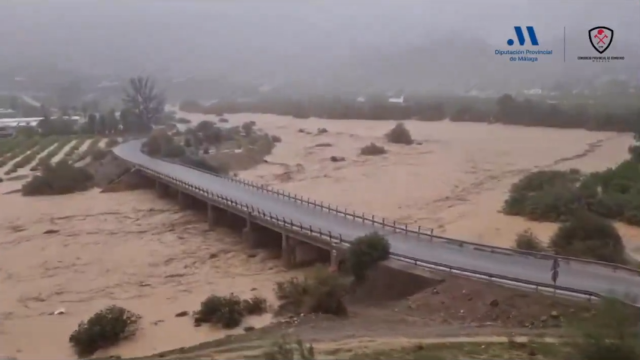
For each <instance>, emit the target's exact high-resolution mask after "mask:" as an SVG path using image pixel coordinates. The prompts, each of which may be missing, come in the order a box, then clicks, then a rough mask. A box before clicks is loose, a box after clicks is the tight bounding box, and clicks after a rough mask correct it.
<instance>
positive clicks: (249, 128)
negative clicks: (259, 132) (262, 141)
mask: <svg viewBox="0 0 640 360" xmlns="http://www.w3.org/2000/svg"><path fill="white" fill-rule="evenodd" d="M255 124H256V123H255V122H252V121H248V122H245V123H243V124H242V126H240V127H241V128H242V132H243V133H244V136H247V137H248V136H251V135H252V134H253V127H254V126H255Z"/></svg>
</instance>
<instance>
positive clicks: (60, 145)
mask: <svg viewBox="0 0 640 360" xmlns="http://www.w3.org/2000/svg"><path fill="white" fill-rule="evenodd" d="M75 142H77V139H76V137H73V136H68V137H65V138H63V139H61V140H60V141H58V142H57V143H56V144H55V145H54V146H53V148H52V149H51V150H49V151H47V153H46V154H44V155H43V156H41V157H40V158H39V159H38V162H37V163H36V164H35V165H34V166H32V167H31V169H30V170H31V171H36V170H39V169H40V168H41V167H42V166H44V165H45V164H50V163H55V161H53V159H54V158H55V157H56V156H57V155H58V154H60V153H61V152H62V150H63V149H64V148H66V147H67V146H69V144H71V143H75Z"/></svg>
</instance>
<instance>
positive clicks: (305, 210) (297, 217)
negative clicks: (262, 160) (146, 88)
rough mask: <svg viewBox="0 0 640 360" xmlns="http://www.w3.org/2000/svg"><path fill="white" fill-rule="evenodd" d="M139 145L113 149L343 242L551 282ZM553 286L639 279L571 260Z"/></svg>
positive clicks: (592, 286)
mask: <svg viewBox="0 0 640 360" xmlns="http://www.w3.org/2000/svg"><path fill="white" fill-rule="evenodd" d="M140 145H141V141H140V140H137V141H132V142H128V143H125V144H122V145H120V146H118V147H117V148H115V149H114V151H115V152H116V154H117V155H118V156H120V157H122V158H123V159H125V160H127V161H130V162H132V163H136V164H140V165H144V166H146V167H148V168H150V169H153V170H154V171H158V172H160V173H163V174H165V175H169V176H173V177H176V178H179V179H181V180H183V181H186V182H189V183H191V184H193V185H196V186H200V187H202V188H205V189H207V190H210V191H212V192H215V193H218V194H221V195H224V196H227V197H229V198H232V199H234V200H236V201H239V202H243V203H247V204H252V205H253V206H255V207H257V208H260V209H262V210H263V211H266V212H271V213H273V214H277V215H278V216H281V217H285V218H287V219H290V220H292V221H294V222H299V223H302V224H304V225H305V226H312V227H314V228H320V229H322V230H323V231H325V232H328V231H331V232H332V233H334V234H341V235H342V237H343V238H344V239H345V240H350V239H353V238H355V237H357V236H360V235H363V234H366V233H369V232H372V231H378V232H379V233H381V234H383V235H385V236H386V237H387V238H388V239H389V242H390V243H391V247H392V251H393V252H395V253H398V254H401V255H405V256H411V257H415V258H420V259H424V260H427V261H434V262H439V263H445V264H448V265H451V266H457V267H462V268H467V269H472V270H476V271H483V272H488V273H493V274H497V275H504V276H510V277H515V278H519V279H523V280H529V281H535V282H540V283H545V284H552V281H551V273H550V269H551V261H550V260H545V259H536V258H532V257H527V256H521V255H505V254H498V253H490V252H484V251H477V250H474V249H473V248H469V247H458V246H452V245H447V244H445V243H440V242H430V241H429V240H427V239H424V238H418V237H416V236H413V235H406V234H401V233H394V232H392V231H390V230H388V229H383V228H381V227H376V226H373V225H371V224H369V223H361V222H358V221H354V220H352V219H348V218H345V217H343V216H340V215H337V214H334V213H329V212H324V211H322V210H320V209H317V208H314V207H310V206H307V205H303V204H300V203H297V202H294V201H291V200H287V199H284V198H281V197H277V196H274V195H272V194H269V193H266V192H262V191H259V190H257V189H252V188H249V187H245V186H242V185H241V184H237V183H235V182H232V181H229V180H226V179H224V178H219V177H215V176H212V175H209V174H206V173H203V172H200V171H197V170H194V169H190V168H187V167H183V166H180V165H177V164H172V163H167V162H165V161H162V160H158V159H153V158H150V157H148V156H146V155H145V154H143V153H141V152H140ZM558 285H561V286H566V287H571V288H575V289H581V290H588V291H593V292H597V293H600V294H611V293H613V292H615V293H617V294H625V293H626V294H630V295H635V296H640V277H638V276H633V275H631V274H629V273H624V272H614V271H612V270H611V269H607V268H603V267H600V266H595V265H589V264H581V263H575V262H573V263H571V264H566V263H563V264H562V265H561V268H560V276H559V279H558Z"/></svg>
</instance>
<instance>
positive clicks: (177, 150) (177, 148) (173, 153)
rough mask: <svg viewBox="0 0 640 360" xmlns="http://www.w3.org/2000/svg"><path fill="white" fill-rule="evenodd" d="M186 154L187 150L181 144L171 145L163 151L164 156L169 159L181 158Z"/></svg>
mask: <svg viewBox="0 0 640 360" xmlns="http://www.w3.org/2000/svg"><path fill="white" fill-rule="evenodd" d="M186 153H187V151H186V149H185V148H184V147H183V146H181V145H179V144H169V145H167V146H165V147H164V148H163V149H162V156H163V157H167V158H179V157H182V156H184V155H185V154H186Z"/></svg>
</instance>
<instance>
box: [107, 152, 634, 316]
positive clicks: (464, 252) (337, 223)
mask: <svg viewBox="0 0 640 360" xmlns="http://www.w3.org/2000/svg"><path fill="white" fill-rule="evenodd" d="M141 143H142V140H136V141H131V142H128V143H124V144H121V145H119V146H118V147H116V148H115V149H114V150H113V151H114V153H115V154H116V155H117V156H119V157H121V158H122V159H124V160H126V161H128V162H129V163H131V164H132V165H133V166H134V167H136V168H137V169H139V170H141V171H142V172H143V173H144V174H146V175H147V176H148V177H151V178H153V179H154V180H155V181H156V187H157V191H158V192H159V193H160V194H167V193H175V194H176V196H177V197H178V200H179V201H180V203H181V204H182V205H183V206H202V204H205V205H204V206H206V207H207V209H206V211H207V213H208V214H209V222H210V223H211V224H216V223H217V222H219V221H223V220H225V221H226V220H229V219H231V220H230V221H231V222H232V223H234V224H235V223H238V222H240V223H238V224H237V226H240V227H241V229H242V231H243V233H244V238H245V239H246V240H247V241H249V242H252V243H253V244H254V245H260V246H278V247H279V248H280V249H281V250H282V254H283V255H282V258H283V262H284V264H285V266H295V264H301V263H305V262H309V261H317V260H322V259H325V260H327V261H329V262H331V263H332V264H333V266H338V265H339V264H340V261H341V257H343V255H344V252H345V248H347V247H348V246H349V243H350V242H351V241H352V240H353V239H354V238H356V237H358V236H362V235H364V234H367V233H370V232H373V231H376V232H379V233H380V234H382V235H383V236H385V237H386V238H387V239H388V240H389V242H390V244H391V252H392V253H391V257H392V258H394V259H397V260H400V261H403V262H406V263H409V264H412V265H414V266H417V267H422V268H428V269H435V270H438V271H447V272H450V273H455V274H458V275H462V276H466V277H473V278H478V279H482V280H490V281H493V282H500V283H502V284H505V285H508V286H515V287H521V288H525V289H529V290H534V291H545V292H554V293H558V294H560V295H566V296H573V297H583V298H587V299H592V298H598V297H601V296H602V295H613V296H618V297H623V298H625V299H628V300H629V301H630V302H633V303H634V304H635V303H637V302H638V299H640V272H639V271H638V270H637V269H633V268H629V267H625V266H621V265H616V264H608V263H601V262H597V261H591V260H584V259H574V258H568V257H562V256H556V255H553V254H545V253H534V252H528V251H521V250H516V249H508V248H500V247H495V246H490V245H485V244H478V243H472V242H468V241H462V240H457V239H451V238H446V237H442V236H437V235H433V234H431V233H425V232H423V231H421V230H420V228H418V229H417V230H416V229H410V228H409V227H408V226H406V225H404V226H401V225H399V224H396V223H395V222H393V223H392V222H390V221H388V220H385V219H382V218H379V217H378V218H377V219H376V218H374V217H366V216H364V215H358V214H356V213H351V212H348V211H342V210H337V209H336V208H335V207H333V208H332V207H331V205H328V206H327V205H322V204H320V203H319V202H315V201H312V200H310V199H301V198H300V197H296V196H291V194H285V193H284V192H281V191H276V190H271V189H265V188H263V187H261V186H258V185H256V184H251V183H247V182H244V181H242V180H238V179H232V178H225V177H220V176H217V175H215V174H210V173H206V172H203V171H202V170H198V169H194V168H190V167H187V166H184V165H180V164H176V163H171V162H167V161H164V160H161V159H156V158H151V157H149V156H147V155H145V154H143V153H141V152H140V145H141ZM197 204H200V205H197ZM234 219H235V220H234ZM238 219H240V220H238ZM258 234H259V235H260V236H258ZM276 243H277V245H274V244H276ZM555 261H557V262H559V264H560V276H559V279H558V281H557V284H555V283H554V282H553V281H552V279H551V266H552V264H553V262H555ZM634 298H635V299H634Z"/></svg>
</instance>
